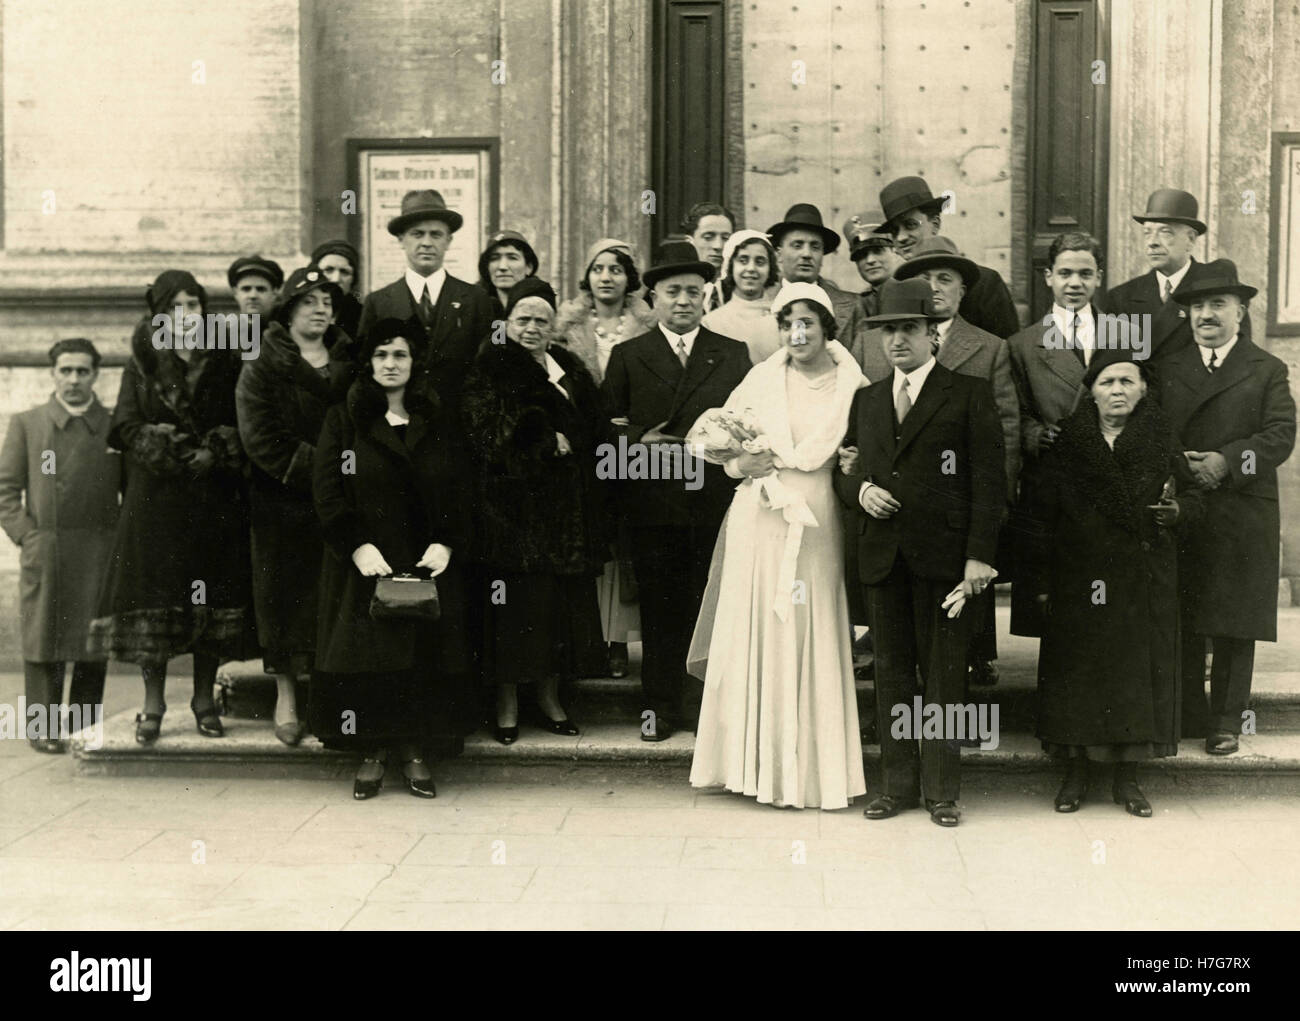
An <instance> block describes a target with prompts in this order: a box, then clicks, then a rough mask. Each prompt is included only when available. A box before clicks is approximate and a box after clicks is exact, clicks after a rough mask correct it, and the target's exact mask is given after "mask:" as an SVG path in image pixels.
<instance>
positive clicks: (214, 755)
mask: <svg viewBox="0 0 1300 1021" xmlns="http://www.w3.org/2000/svg"><path fill="white" fill-rule="evenodd" d="M587 708H593V709H594V708H595V707H594V706H588V707H587ZM574 718H575V719H581V720H582V721H583V722H582V728H583V730H582V733H581V734H580V735H578V736H576V737H560V736H557V735H554V734H551V733H549V732H548V731H544V730H541V729H540V728H538V727H537V726H534V725H530V723H529V721H528V720H527V719H525V720H524V721H523V722H522V724H521V726H520V739H519V741H518V742H517V743H515V744H513V745H510V746H508V747H507V746H504V745H501V744H498V743H497V742H496V741H495V740H494V739H493V738H492V737H491V736H490V735H489V734H488V733H486V732H485V731H480V732H478V733H475V734H473V735H471V736H470V737H468V738H466V740H465V748H464V753H463V755H462V758H463V759H466V760H469V761H470V762H472V763H475V764H477V765H481V766H483V767H502V768H506V769H509V768H512V767H527V766H530V765H533V764H537V765H550V766H557V765H558V766H580V765H590V766H605V767H610V768H618V769H633V770H650V771H659V770H668V771H671V772H672V773H674V774H677V773H680V774H681V777H682V779H683V781H684V780H685V777H686V774H687V772H688V771H689V767H690V761H691V756H692V754H693V752H694V747H695V735H693V734H691V733H690V732H689V731H679V732H677V733H675V734H674V735H673V736H672V737H671V738H669V739H668V740H667V741H662V742H659V743H655V744H652V743H648V742H644V741H642V740H641V739H640V733H639V730H638V728H637V722H636V719H635V717H631V716H628V715H626V714H623V715H621V716H618V717H617V718H614V719H610V718H605V716H604V714H603V713H593V714H592V715H591V716H587V715H585V714H584V715H583V716H579V715H578V714H577V713H576V712H575V714H574ZM225 723H226V736H225V737H224V738H205V737H202V736H200V735H199V734H198V733H197V732H196V731H195V729H194V727H193V722H192V719H191V718H190V716H189V714H188V713H180V712H178V713H174V714H173V713H169V714H168V715H167V717H165V718H164V720H163V728H162V735H161V737H160V738H159V740H158V742H157V743H156V744H155V745H154V746H152V747H150V748H142V747H141V746H140V745H137V744H136V743H135V722H134V714H133V713H132V712H122V713H117V714H115V715H113V716H111V717H109V719H107V720H106V721H105V724H104V728H103V735H102V737H103V739H102V743H101V744H100V746H99V747H91V746H90V745H91V743H92V742H91V741H89V740H88V739H87V737H88V734H87V732H84V731H83V732H82V733H81V734H79V735H77V736H76V737H74V739H73V754H74V756H75V761H76V766H77V769H78V771H79V772H81V773H84V774H89V775H112V776H160V775H161V776H195V777H212V776H219V777H228V778H233V777H248V778H260V779H266V778H280V777H285V778H287V777H306V778H320V779H340V780H343V779H346V778H348V777H350V776H351V772H352V770H353V769H354V768H355V761H356V760H355V759H354V758H352V757H350V756H347V755H343V754H340V753H337V752H331V751H329V750H327V749H325V748H324V747H323V746H322V745H321V744H320V742H319V741H317V740H316V739H315V738H310V737H309V738H307V739H306V740H305V741H304V742H303V743H302V744H301V745H300V746H298V747H297V748H288V747H286V746H284V745H282V744H280V743H279V742H278V741H277V740H276V739H275V735H274V728H273V727H272V725H271V723H270V722H269V721H265V720H249V719H240V718H234V717H231V718H227V719H226V720H225ZM863 755H864V761H865V762H866V765H867V770H868V776H869V777H875V776H876V775H877V769H876V767H877V764H878V762H879V758H880V749H879V746H877V745H869V746H867V747H865V748H864V750H863ZM1142 768H1143V769H1144V770H1147V771H1152V772H1153V773H1156V774H1159V775H1161V776H1162V777H1165V778H1168V779H1173V780H1176V781H1178V782H1180V783H1181V782H1186V783H1190V784H1197V785H1201V786H1204V785H1214V786H1215V787H1216V788H1217V787H1225V788H1228V789H1231V790H1233V791H1239V792H1245V791H1248V790H1249V791H1255V790H1259V791H1278V792H1282V791H1289V792H1292V793H1294V792H1295V791H1296V790H1297V789H1300V735H1296V734H1271V733H1270V734H1260V735H1253V736H1250V737H1243V738H1242V740H1241V751H1240V752H1239V753H1238V754H1236V755H1230V756H1211V755H1207V754H1206V753H1205V750H1204V747H1203V743H1202V742H1200V741H1194V740H1187V741H1184V742H1183V744H1182V746H1181V748H1180V751H1179V754H1178V755H1177V756H1176V757H1174V758H1171V759H1159V760H1156V761H1154V762H1152V763H1148V764H1144V766H1143V767H1142ZM962 771H963V776H965V777H967V778H968V780H969V782H970V783H973V784H978V783H979V782H981V780H980V778H981V777H982V776H993V775H1000V774H1041V776H1043V777H1055V776H1056V775H1057V774H1058V773H1059V766H1057V765H1056V764H1055V763H1052V762H1051V761H1050V760H1049V759H1048V757H1047V756H1046V755H1045V754H1044V753H1043V751H1042V749H1041V747H1040V746H1039V743H1038V741H1037V740H1036V739H1035V738H1033V737H1032V736H1031V735H1030V734H1028V733H1005V732H1004V733H1003V735H1002V737H1001V741H1000V743H999V745H998V747H997V748H994V749H990V750H981V749H973V748H972V749H964V750H963V752H962Z"/></svg>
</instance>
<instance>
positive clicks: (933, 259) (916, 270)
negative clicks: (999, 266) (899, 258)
mask: <svg viewBox="0 0 1300 1021" xmlns="http://www.w3.org/2000/svg"><path fill="white" fill-rule="evenodd" d="M941 266H950V267H952V268H953V269H955V270H956V271H957V272H958V273H960V274H961V282H962V283H963V284H965V285H966V287H967V289H968V290H969V289H970V288H972V287H974V286H975V282H976V281H977V280H979V278H980V270H979V267H978V266H976V265H975V263H973V262H971V261H970V259H968V258H966V257H965V256H964V255H962V254H961V252H960V251H959V250H958V248H957V245H956V243H955V242H954V241H953V240H952V239H951V238H946V237H944V236H943V235H942V234H935V235H934V236H933V237H928V238H926V239H925V240H924V241H922V242H921V243H920V244H918V245H917V246H916V247H915V248H913V249H912V257H911V258H910V259H908V260H907V261H906V262H905V263H903V264H902V265H901V266H899V267H898V269H896V270H894V279H895V280H910V279H911V278H912V277H915V276H920V275H921V274H922V273H924V272H925V271H926V270H928V269H938V268H939V267H941Z"/></svg>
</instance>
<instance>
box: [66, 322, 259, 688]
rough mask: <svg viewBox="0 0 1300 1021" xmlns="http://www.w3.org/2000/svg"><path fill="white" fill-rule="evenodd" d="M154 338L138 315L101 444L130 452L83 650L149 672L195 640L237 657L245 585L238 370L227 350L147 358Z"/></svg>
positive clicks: (242, 638)
mask: <svg viewBox="0 0 1300 1021" xmlns="http://www.w3.org/2000/svg"><path fill="white" fill-rule="evenodd" d="M152 333H153V330H152V327H151V325H150V320H149V317H147V316H146V317H145V318H144V319H142V320H141V321H140V323H139V324H138V325H137V327H136V330H135V333H134V334H133V336H132V339H131V351H132V356H131V360H130V361H129V362H127V365H126V368H125V369H124V370H123V372H122V383H121V388H120V390H119V391H118V398H117V406H116V408H114V410H113V420H112V425H111V426H110V428H109V433H108V443H109V446H111V447H113V448H114V449H116V450H120V451H122V452H123V453H124V454H125V455H126V457H125V466H124V473H125V477H126V489H125V493H124V496H123V500H122V515H121V518H120V519H119V521H118V528H117V534H116V537H115V539H114V543H113V556H112V562H111V565H110V568H109V572H108V577H107V578H106V579H105V582H104V588H103V591H102V592H101V594H100V599H99V616H98V618H97V619H96V620H95V621H94V622H92V624H91V637H90V640H89V646H90V648H91V650H92V651H94V652H96V653H98V654H101V655H107V656H109V657H111V658H113V659H119V660H125V661H128V662H134V663H150V662H151V663H157V662H161V661H165V660H167V659H169V658H170V657H172V656H175V655H179V654H180V653H183V652H186V651H189V650H190V649H191V648H193V646H194V640H195V638H196V637H199V638H201V639H202V643H203V645H204V647H205V651H209V652H214V653H216V654H218V655H223V656H231V657H236V656H242V655H243V654H244V653H245V652H247V651H249V650H248V646H247V644H246V643H247V639H248V636H249V631H251V629H249V631H246V630H245V627H246V624H247V621H246V619H245V617H246V613H247V612H248V610H249V608H248V604H249V602H250V595H251V580H250V577H249V561H248V496H247V486H246V484H245V479H244V466H245V463H246V459H245V457H244V452H243V449H242V447H241V445H240V442H239V433H238V431H237V429H236V427H235V381H236V379H237V378H238V376H239V371H240V368H241V367H242V366H243V364H244V362H243V360H242V359H241V358H240V356H239V352H238V351H237V350H230V351H194V352H193V353H192V354H191V356H190V361H189V362H188V363H186V362H184V361H182V360H181V358H180V357H179V356H178V355H176V354H175V352H173V351H171V350H162V351H158V350H155V349H154V347H153V345H152V343H151V337H152ZM198 449H204V450H206V451H208V452H209V453H211V454H212V455H213V461H212V465H211V467H210V468H208V469H206V470H204V471H203V472H202V474H200V475H198V476H196V475H195V473H194V472H192V471H191V470H190V468H189V467H188V466H187V464H186V463H185V462H184V460H183V459H182V458H183V457H184V456H185V455H186V454H187V453H188V452H191V451H194V450H198ZM198 582H202V585H201V586H198V585H197V584H196V583H198ZM200 594H201V596H202V599H200V598H199V595H200Z"/></svg>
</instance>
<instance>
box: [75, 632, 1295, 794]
mask: <svg viewBox="0 0 1300 1021" xmlns="http://www.w3.org/2000/svg"><path fill="white" fill-rule="evenodd" d="M1283 612H1284V613H1288V614H1293V615H1296V617H1297V621H1296V623H1300V611H1296V610H1290V611H1283ZM999 618H1000V620H999V624H1000V627H999V652H1000V659H999V666H1000V668H1001V673H1002V677H1001V680H1000V682H999V683H998V685H997V686H995V687H992V688H979V689H975V691H974V692H973V695H972V697H973V698H974V699H975V700H977V701H983V702H988V703H989V704H990V705H993V704H996V705H997V707H998V712H999V723H1000V741H999V743H998V746H997V747H996V748H993V749H989V750H984V749H977V748H969V749H965V750H964V751H963V753H962V771H963V777H964V778H966V779H967V780H968V782H970V783H972V784H975V785H978V784H980V783H981V782H991V781H993V780H994V779H995V778H996V777H997V776H1000V775H1006V776H1009V777H1012V778H1014V777H1016V776H1019V777H1021V778H1024V777H1025V775H1026V774H1043V775H1044V776H1053V777H1054V776H1055V775H1056V773H1057V770H1058V767H1057V766H1056V765H1054V764H1053V763H1051V762H1050V761H1049V760H1048V758H1047V756H1045V755H1044V754H1043V752H1042V750H1041V748H1040V746H1039V742H1038V740H1037V739H1036V738H1035V737H1034V736H1033V724H1034V713H1035V702H1036V694H1035V665H1036V656H1037V643H1036V642H1035V641H1033V640H1029V639H1022V638H1014V637H1012V638H1008V637H1007V636H1006V627H1007V611H1006V608H1005V607H1001V608H1000V609H999ZM1279 624H1280V626H1281V627H1283V628H1285V627H1286V626H1287V625H1286V624H1285V623H1284V622H1281V621H1280V622H1279ZM1291 630H1297V631H1300V628H1294V627H1292V628H1291ZM1296 644H1300V636H1298V639H1297V643H1296ZM1259 649H1260V651H1259V654H1258V656H1257V669H1256V675H1255V686H1254V696H1253V708H1254V710H1255V712H1256V714H1257V720H1256V730H1257V733H1256V734H1254V735H1250V736H1245V737H1243V738H1242V740H1241V751H1240V752H1239V753H1238V754H1236V755H1231V756H1225V757H1220V756H1211V755H1207V754H1206V753H1205V751H1204V748H1203V745H1202V742H1200V741H1195V740H1190V739H1189V740H1186V741H1184V742H1183V745H1182V748H1181V749H1180V751H1179V754H1178V755H1177V756H1176V757H1174V758H1172V759H1162V760H1157V761H1156V762H1154V763H1151V764H1149V765H1148V766H1146V767H1144V769H1145V770H1149V771H1154V772H1157V773H1159V774H1161V775H1162V776H1163V777H1164V778H1165V779H1169V780H1172V781H1174V782H1177V783H1183V782H1185V783H1189V784H1196V785H1206V784H1214V785H1216V786H1223V785H1228V786H1230V787H1231V788H1232V789H1233V790H1240V791H1242V792H1243V793H1245V792H1247V791H1254V790H1260V789H1262V790H1267V791H1279V792H1280V791H1287V792H1300V669H1291V667H1293V666H1300V661H1297V658H1296V657H1295V656H1294V655H1293V652H1294V650H1292V649H1289V648H1287V647H1286V643H1283V644H1282V645H1278V646H1273V645H1261V646H1260V647H1259ZM638 652H639V647H638V646H635V645H634V646H633V647H632V664H631V671H630V672H631V676H630V677H628V678H626V679H621V680H615V679H613V678H595V679H588V680H582V681H578V682H576V684H575V685H574V687H573V690H572V692H571V695H570V698H569V710H570V714H571V715H572V717H573V719H574V720H575V721H577V723H578V724H579V726H580V727H581V728H582V733H581V734H580V735H578V736H576V737H559V736H556V735H554V734H551V733H549V732H547V731H543V730H541V729H539V728H538V727H536V726H533V725H530V721H529V718H528V716H527V714H526V713H525V714H524V715H523V716H522V718H521V724H520V737H519V740H518V741H517V742H516V743H515V744H514V745H511V746H509V747H506V746H503V745H500V744H498V743H497V742H496V741H495V740H493V738H492V736H491V734H490V733H488V732H487V731H486V730H480V731H478V732H477V733H475V734H473V735H471V736H470V737H468V738H466V740H465V748H464V752H463V756H462V757H463V758H465V759H468V760H471V761H474V762H475V763H477V764H481V765H482V766H483V767H485V768H488V767H491V768H506V769H509V768H511V767H529V766H532V767H537V766H541V765H546V766H549V767H568V768H574V767H582V766H604V767H610V768H628V769H641V770H663V771H669V772H672V773H674V774H679V775H680V776H681V777H682V779H683V780H684V779H685V775H686V773H687V771H688V770H689V767H690V761H691V755H692V752H693V749H694V741H695V737H694V735H693V734H691V733H690V732H689V731H679V732H677V733H675V734H674V735H673V736H672V738H670V739H669V740H667V741H663V742H660V743H657V744H652V743H648V742H644V741H641V740H640V731H639V725H640V720H639V709H640V697H639V692H640V682H639V679H638V670H639V662H638ZM218 682H219V684H220V685H221V686H222V687H223V688H224V689H225V692H226V695H227V697H226V706H225V715H224V722H225V726H226V731H227V735H226V737H225V738H224V739H221V740H213V739H207V738H203V737H201V736H199V735H198V734H197V733H196V732H195V730H194V727H193V721H192V719H191V717H190V714H189V713H188V712H186V711H177V712H172V713H168V715H167V717H166V718H165V719H164V722H163V730H162V736H161V737H160V739H159V740H158V742H157V744H155V745H154V746H153V747H151V748H141V747H140V746H139V745H137V744H136V743H135V740H134V732H135V729H134V711H133V710H129V711H124V712H120V713H117V714H115V715H112V716H110V717H109V718H108V719H107V720H106V721H105V725H104V732H103V741H102V744H101V745H100V747H97V748H92V747H90V746H89V742H88V741H87V740H85V738H84V737H81V738H78V739H76V740H74V749H73V750H74V754H75V756H76V763H77V767H78V769H79V770H80V771H81V772H83V773H86V774H98V775H120V776H132V775H135V776H139V775H183V776H188V775H194V776H224V777H236V776H247V777H261V778H267V777H319V778H336V777H337V778H344V777H348V776H350V775H351V771H352V769H353V768H354V762H353V760H352V759H351V758H349V757H348V756H345V755H340V754H338V753H335V752H330V751H327V750H326V749H325V748H324V747H322V746H321V744H320V743H319V742H318V741H316V740H315V739H314V738H310V737H309V738H307V739H306V740H305V741H304V742H303V743H302V744H301V745H300V746H299V747H297V748H287V747H285V746H284V745H282V744H280V743H279V742H278V741H277V740H276V739H275V736H274V733H273V728H272V724H271V722H270V714H271V709H272V707H273V704H274V699H275V687H274V683H273V682H272V681H271V679H270V678H268V677H266V676H265V675H264V674H263V673H262V672H261V664H260V662H249V663H232V664H228V665H227V666H226V667H224V668H223V669H222V671H221V673H220V674H219V676H218ZM858 696H859V707H860V711H861V712H865V710H866V708H867V707H868V706H870V705H871V702H872V685H871V683H870V682H860V683H859V685H858ZM864 755H865V759H866V763H867V769H868V777H874V776H875V775H877V774H876V772H875V766H876V763H877V762H878V760H879V755H880V750H879V746H878V745H868V746H866V747H865V748H864ZM869 782H870V781H869Z"/></svg>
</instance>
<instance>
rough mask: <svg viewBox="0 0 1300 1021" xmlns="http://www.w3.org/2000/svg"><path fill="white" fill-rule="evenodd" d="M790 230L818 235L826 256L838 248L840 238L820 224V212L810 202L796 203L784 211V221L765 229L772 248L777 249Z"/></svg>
mask: <svg viewBox="0 0 1300 1021" xmlns="http://www.w3.org/2000/svg"><path fill="white" fill-rule="evenodd" d="M792 230H810V231H812V232H813V233H814V234H820V235H821V238H822V242H823V244H824V245H825V251H826V254H827V255H830V254H831V252H833V251H835V249H837V248H839V247H840V236H839V235H838V234H836V233H835V231H833V230H831V229H830V228H829V227H827V226H826V225H825V224H824V223H822V213H821V210H820V209H818V208H817V207H816V206H814V205H813V204H812V203H811V202H796V203H795V204H794V205H792V206H791V207H790V208H789V209H787V210H786V211H785V219H784V220H782V221H781V222H780V223H774V224H772V226H770V227H768V228H767V233H768V236H769V237H771V239H772V245H773V247H779V246H780V244H781V238H782V237H783V236H784V235H786V234H788V233H789V232H790V231H792Z"/></svg>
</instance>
